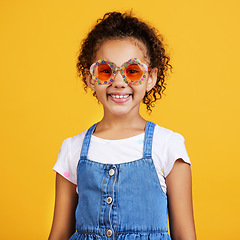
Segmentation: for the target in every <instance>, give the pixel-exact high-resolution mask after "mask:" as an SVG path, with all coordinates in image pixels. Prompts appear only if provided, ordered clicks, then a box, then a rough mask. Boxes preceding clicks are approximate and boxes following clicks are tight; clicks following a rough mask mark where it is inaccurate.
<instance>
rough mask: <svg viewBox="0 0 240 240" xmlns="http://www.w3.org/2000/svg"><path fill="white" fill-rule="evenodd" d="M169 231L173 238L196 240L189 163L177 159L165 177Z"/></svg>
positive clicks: (175, 239) (174, 239) (176, 239)
mask: <svg viewBox="0 0 240 240" xmlns="http://www.w3.org/2000/svg"><path fill="white" fill-rule="evenodd" d="M166 185H167V192H168V212H169V225H170V233H171V237H172V239H173V240H196V233H195V226H194V218H193V206H192V176H191V168H190V165H189V164H187V163H185V162H184V161H183V160H182V159H178V160H177V161H176V162H175V164H174V166H173V168H172V171H171V172H170V174H169V175H168V176H167V177H166Z"/></svg>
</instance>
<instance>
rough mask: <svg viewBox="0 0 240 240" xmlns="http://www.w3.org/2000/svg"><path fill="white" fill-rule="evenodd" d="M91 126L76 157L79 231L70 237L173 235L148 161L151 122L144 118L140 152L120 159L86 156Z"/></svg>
mask: <svg viewBox="0 0 240 240" xmlns="http://www.w3.org/2000/svg"><path fill="white" fill-rule="evenodd" d="M95 127H96V124H95V125H93V126H92V127H90V128H89V129H88V131H87V133H86V135H85V138H84V140H83V145H82V150H81V155H80V160H79V162H78V167H77V185H78V195H79V199H78V206H77V209H76V230H77V231H76V232H75V233H74V234H73V235H72V237H71V238H70V240H80V239H81V240H171V238H170V236H169V235H168V225H167V221H168V215H167V196H166V194H165V193H164V192H163V191H162V188H161V185H160V183H159V179H158V176H157V172H156V169H155V166H154V163H153V160H152V140H153V132H154V127H155V124H154V123H152V122H147V125H146V130H145V137H144V150H143V157H142V158H141V159H138V160H135V161H131V162H127V163H120V164H103V163H98V162H94V161H91V160H89V159H88V158H87V154H88V149H89V144H90V141H91V136H92V133H93V132H94V129H95Z"/></svg>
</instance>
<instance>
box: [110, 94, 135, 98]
mask: <svg viewBox="0 0 240 240" xmlns="http://www.w3.org/2000/svg"><path fill="white" fill-rule="evenodd" d="M110 96H111V97H112V98H128V97H129V96H130V94H128V95H114V94H110Z"/></svg>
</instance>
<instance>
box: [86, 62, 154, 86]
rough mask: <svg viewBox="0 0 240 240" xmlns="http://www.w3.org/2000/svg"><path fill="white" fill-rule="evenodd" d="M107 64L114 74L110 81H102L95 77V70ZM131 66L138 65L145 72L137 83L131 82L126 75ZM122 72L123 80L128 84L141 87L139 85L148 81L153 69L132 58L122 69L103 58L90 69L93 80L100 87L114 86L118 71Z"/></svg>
mask: <svg viewBox="0 0 240 240" xmlns="http://www.w3.org/2000/svg"><path fill="white" fill-rule="evenodd" d="M102 63H104V64H107V65H108V66H109V67H110V68H111V70H112V73H111V76H110V78H109V79H108V80H105V81H104V80H100V79H98V78H97V77H96V75H95V70H96V67H97V66H98V65H100V64H102ZM131 64H137V65H139V66H140V68H141V70H142V71H143V74H142V76H141V78H140V79H138V80H136V81H133V80H130V79H128V78H127V75H126V73H125V70H126V68H127V67H128V66H129V65H131ZM118 70H119V71H120V72H121V75H122V77H123V80H124V82H125V83H126V84H133V85H139V84H142V83H143V81H144V80H145V79H146V74H147V73H148V72H149V71H151V68H148V67H147V65H146V64H144V63H141V61H140V60H139V59H137V58H131V59H129V60H128V61H127V62H125V63H123V64H122V66H121V67H117V66H116V64H115V63H113V62H110V61H108V60H106V59H104V58H101V59H99V60H98V61H97V62H95V63H93V64H92V65H91V67H90V73H91V75H92V79H93V80H94V81H95V82H96V83H97V84H98V85H109V84H112V82H113V81H114V78H115V76H116V74H117V71H118Z"/></svg>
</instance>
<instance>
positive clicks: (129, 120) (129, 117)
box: [97, 112, 146, 130]
mask: <svg viewBox="0 0 240 240" xmlns="http://www.w3.org/2000/svg"><path fill="white" fill-rule="evenodd" d="M145 126H146V120H145V119H144V118H143V117H142V116H141V115H140V113H139V112H137V113H135V114H129V113H128V114H126V115H121V116H117V115H112V114H110V113H105V114H104V117H103V118H102V120H101V121H100V122H99V124H98V126H97V127H98V129H99V130H100V129H101V130H102V129H112V130H118V129H126V128H127V129H128V128H133V129H134V128H138V129H144V128H145Z"/></svg>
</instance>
